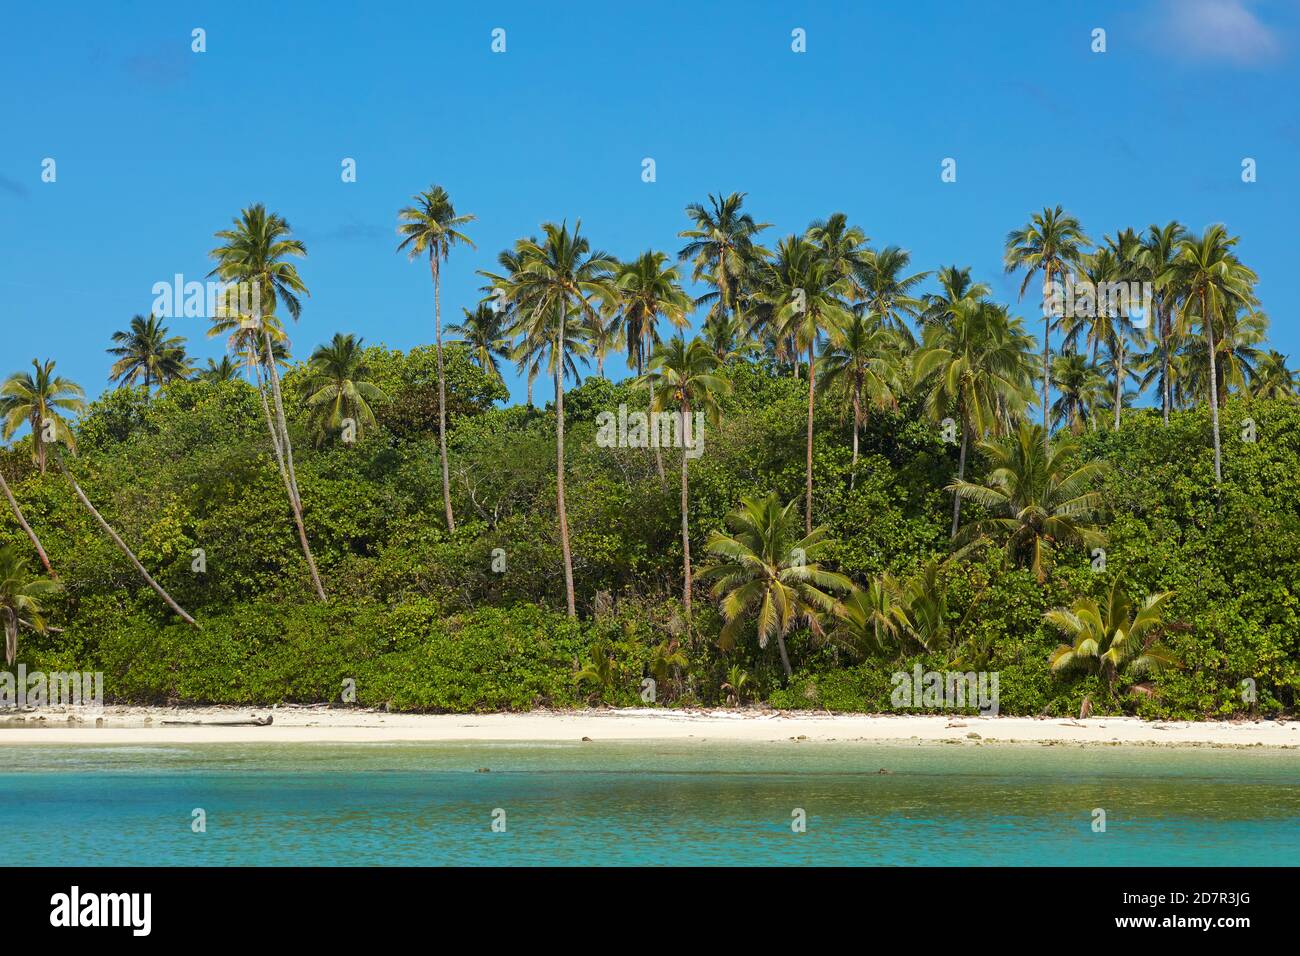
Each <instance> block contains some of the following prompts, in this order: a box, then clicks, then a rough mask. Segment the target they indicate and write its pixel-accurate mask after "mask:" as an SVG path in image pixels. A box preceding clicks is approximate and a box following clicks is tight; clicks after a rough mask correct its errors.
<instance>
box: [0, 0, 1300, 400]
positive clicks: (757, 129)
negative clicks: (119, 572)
mask: <svg viewBox="0 0 1300 956" xmlns="http://www.w3.org/2000/svg"><path fill="white" fill-rule="evenodd" d="M3 17H4V29H3V31H0V91H3V92H0V253H2V254H0V302H3V306H0V315H3V317H4V318H3V322H4V325H5V337H4V341H5V342H6V343H7V345H8V346H9V347H8V348H6V351H5V361H4V363H0V364H2V365H3V367H2V368H0V372H6V373H7V372H8V371H10V370H12V369H17V368H18V367H20V366H22V365H25V364H26V363H27V362H28V361H30V359H31V358H32V357H33V356H41V357H53V358H55V359H57V360H58V363H59V369H60V371H61V372H63V373H64V374H67V375H70V376H71V377H73V378H74V379H76V380H78V381H80V382H81V383H82V384H83V385H84V386H85V387H86V390H87V392H88V393H90V394H92V395H95V394H98V393H99V392H100V391H101V390H102V389H103V388H104V387H105V386H106V385H107V372H108V367H109V365H110V359H109V357H108V356H107V355H106V354H105V353H104V349H105V348H106V347H107V346H108V345H109V341H108V339H109V336H110V334H111V333H112V332H113V331H114V330H115V329H119V328H123V327H125V326H126V324H127V323H128V322H129V320H130V318H131V316H132V315H134V314H136V313H147V312H148V310H149V306H150V303H151V302H152V299H153V296H152V294H151V288H152V286H153V284H154V283H155V282H159V281H168V280H170V279H171V277H172V276H173V274H175V273H178V272H179V273H183V274H184V275H185V276H186V277H187V278H189V279H202V278H203V276H204V275H205V273H206V272H207V270H208V268H209V261H208V259H207V252H208V250H209V249H211V248H212V246H213V245H214V244H215V243H214V241H213V238H212V234H213V232H215V231H216V230H218V229H221V228H225V227H226V226H227V225H228V224H229V222H230V220H231V219H232V217H234V216H235V215H236V214H237V213H238V211H239V209H240V208H241V207H242V206H245V205H247V204H249V203H252V202H258V201H260V202H264V203H266V204H267V205H268V206H269V207H270V208H272V209H274V210H276V211H278V212H280V213H281V214H282V215H284V216H285V217H286V218H287V219H288V220H289V222H290V224H291V225H292V226H293V228H294V231H295V233H296V234H297V235H298V236H299V238H301V239H303V240H304V241H305V242H306V243H307V246H308V250H309V253H310V255H309V257H308V259H307V260H306V261H305V262H304V263H302V265H301V267H300V268H301V271H302V274H303V276H304V278H305V280H306V282H307V284H308V286H309V288H310V290H311V298H310V300H308V301H307V302H306V304H305V308H304V310H303V315H302V321H301V323H300V324H299V326H298V327H297V328H296V329H295V330H294V331H293V333H292V334H293V338H294V344H295V348H294V351H295V354H299V355H304V354H306V353H307V352H308V351H310V349H311V348H312V347H314V346H315V345H316V344H318V343H319V342H322V341H324V340H327V339H328V338H329V337H330V336H331V335H332V334H333V333H334V332H336V331H352V332H356V333H358V334H360V335H363V336H364V337H365V339H366V341H367V342H368V343H380V342H382V343H385V344H387V345H389V346H393V347H400V348H408V347H410V346H412V345H415V344H420V343H427V342H430V341H432V337H433V330H432V293H431V289H430V284H429V278H428V270H427V267H425V266H423V265H413V264H411V263H409V262H408V261H407V260H406V258H405V257H404V256H399V255H398V254H397V253H396V252H395V248H396V242H397V240H396V236H395V223H396V212H397V210H398V209H399V208H400V207H401V206H403V205H405V204H406V203H407V201H408V200H409V198H410V196H411V195H412V194H413V193H415V192H417V191H419V190H421V189H424V188H426V187H427V186H429V185H430V184H431V183H438V184H441V185H443V186H445V187H446V188H447V189H448V190H449V191H450V193H451V195H452V197H453V199H454V200H455V202H456V205H457V207H458V209H459V211H461V212H466V213H473V214H475V215H476V216H477V217H478V219H477V221H476V222H475V223H473V224H472V226H471V227H469V230H468V231H469V233H470V236H471V238H473V239H474V241H475V242H476V244H477V246H478V248H477V251H475V250H471V249H462V250H458V251H456V252H455V253H454V254H453V257H452V259H451V262H450V263H449V265H448V267H447V271H446V279H445V285H444V289H443V307H444V321H454V320H455V319H456V318H457V317H458V316H459V309H460V306H462V305H470V304H472V303H473V301H474V300H475V299H476V298H477V292H476V289H477V287H478V286H479V285H480V284H481V280H480V279H479V277H477V276H476V275H475V270H476V269H479V268H484V267H490V266H491V265H492V264H493V262H494V259H495V256H496V253H497V252H498V251H499V250H501V249H503V248H505V247H507V246H509V245H510V244H512V243H513V241H514V240H515V239H516V238H518V237H520V236H522V235H527V234H530V233H533V232H535V231H536V230H537V227H538V224H539V223H540V222H542V221H544V220H559V219H562V218H568V219H569V220H570V221H572V220H574V219H578V218H581V219H582V222H583V229H584V231H585V232H586V233H587V234H589V236H590V237H591V238H592V240H593V242H594V243H595V244H596V245H597V246H599V247H603V248H605V249H607V250H608V251H610V252H612V253H614V254H616V255H618V256H620V257H629V256H631V255H633V254H635V253H638V252H641V251H643V250H645V249H647V248H651V247H653V248H657V249H664V250H667V251H669V252H671V253H675V252H676V251H677V249H679V248H680V246H681V244H682V240H680V239H678V238H677V233H678V232H679V231H680V230H681V229H683V228H685V227H686V220H685V216H684V213H683V207H684V206H685V205H686V204H687V203H688V202H691V201H702V200H704V198H705V196H706V194H707V193H710V192H730V191H733V190H735V191H743V192H747V193H748V194H749V198H748V200H747V205H748V207H749V208H750V210H751V211H752V212H753V213H754V214H755V215H756V216H757V217H759V218H760V219H763V220H766V221H769V222H772V223H773V224H774V227H773V229H772V230H770V231H769V232H768V233H767V234H766V235H767V236H768V237H770V239H771V242H770V243H769V244H772V245H774V244H775V242H776V239H777V238H778V237H779V236H780V235H785V234H787V233H789V232H793V231H799V230H802V229H803V228H804V227H806V225H807V224H808V222H809V221H810V220H812V219H814V218H821V217H824V216H826V215H828V214H829V213H831V212H833V211H837V210H842V211H844V212H845V213H847V214H848V216H849V217H850V219H851V220H852V221H854V222H856V223H859V224H860V225H862V226H863V228H864V229H865V230H866V232H867V233H868V235H869V236H871V238H872V241H873V243H875V244H898V245H901V246H903V247H905V248H907V249H909V250H910V251H911V252H912V253H913V261H914V263H915V265H916V267H917V268H918V269H933V268H935V267H936V266H939V265H944V264H949V263H957V264H960V265H969V266H972V267H973V268H974V270H975V273H976V275H977V276H978V277H979V278H982V279H985V280H986V281H989V282H991V283H992V284H993V287H994V290H995V293H996V294H997V296H998V297H999V298H1001V299H1003V300H1007V301H1013V300H1014V298H1015V294H1016V291H1017V289H1018V282H1019V280H1018V278H1013V277H1007V276H1004V275H1003V271H1002V268H1001V253H1002V247H1003V240H1004V237H1005V235H1006V233H1007V231H1008V230H1010V229H1012V228H1015V227H1017V226H1019V225H1021V224H1023V223H1024V222H1025V221H1026V220H1027V218H1028V217H1029V215H1030V213H1032V212H1033V211H1035V210H1038V209H1040V208H1042V207H1043V206H1044V205H1047V204H1052V205H1055V204H1057V203H1060V204H1062V205H1064V206H1065V207H1066V208H1067V209H1069V210H1070V211H1071V212H1073V213H1074V214H1075V215H1077V216H1078V217H1079V218H1080V219H1081V220H1082V221H1083V224H1084V226H1085V228H1086V229H1087V230H1088V232H1089V234H1090V235H1091V236H1093V237H1099V236H1100V235H1101V234H1102V233H1111V232H1113V231H1114V230H1115V229H1117V228H1120V227H1124V226H1134V227H1136V228H1139V229H1141V228H1144V227H1145V226H1146V225H1147V224H1148V223H1151V222H1161V223H1163V222H1165V221H1166V220H1168V219H1171V218H1177V219H1179V220H1181V221H1182V222H1184V223H1186V224H1188V225H1189V226H1191V227H1192V228H1194V229H1197V230H1199V229H1201V228H1203V227H1204V226H1205V225H1206V224H1208V223H1211V222H1216V221H1222V222H1226V223H1227V224H1228V226H1229V228H1230V229H1231V231H1232V232H1233V233H1234V234H1238V235H1240V236H1241V237H1242V240H1241V244H1240V247H1239V249H1240V253H1241V255H1242V257H1243V258H1244V259H1245V260H1246V261H1247V263H1248V264H1250V265H1252V266H1253V267H1254V268H1255V269H1256V270H1257V271H1258V272H1259V274H1260V277H1261V279H1260V284H1259V291H1260V293H1261V296H1262V299H1263V304H1264V308H1265V311H1267V312H1268V313H1269V316H1270V318H1271V319H1272V322H1273V333H1272V337H1273V343H1274V345H1276V347H1278V348H1280V349H1281V350H1282V351H1283V352H1286V353H1289V354H1291V355H1292V356H1297V357H1300V331H1297V328H1296V323H1295V321H1294V318H1293V315H1294V306H1293V304H1292V302H1291V301H1288V300H1287V299H1284V298H1283V295H1284V289H1285V285H1284V283H1285V281H1286V280H1287V276H1288V275H1289V274H1291V273H1293V271H1294V269H1295V266H1294V264H1293V260H1294V257H1295V250H1294V247H1293V246H1292V241H1293V237H1294V229H1293V223H1294V217H1295V214H1296V211H1297V210H1300V186H1298V185H1297V158H1298V157H1300V115H1298V114H1297V111H1296V109H1295V102H1296V94H1297V91H1300V67H1298V65H1297V55H1296V48H1297V43H1298V42H1300V2H1298V0H1168V2H1166V0H1136V2H1125V3H1118V2H1116V3H1111V2H1093V3H1061V4H1056V3H1052V4H1045V3H1043V2H1042V0H1023V2H1022V0H1012V2H999V3H996V4H989V3H965V2H958V0H951V2H938V0H909V2H906V3H903V2H888V3H885V2H854V3H849V2H845V3H827V2H819V3H808V4H802V3H792V2H784V3H769V2H756V0H743V2H731V0H727V2H712V3H710V2H704V3H700V2H695V3H680V2H671V0H663V2H658V3H654V4H600V5H589V4H568V3H553V4H542V3H536V2H532V3H508V4H487V3H474V4H470V3H464V4H442V3H438V4H391V5H390V4H375V3H367V4H361V3H357V4H351V3H348V4H344V3H338V2H319V3H311V4H307V3H301V4H299V3H258V4H252V3H236V2H223V3H220V4H215V3H212V4H208V3H187V4H175V3H144V2H141V3H131V4H103V3H100V2H79V3H58V2H52V3H42V4H24V5H21V6H18V5H11V6H10V8H9V10H8V11H7V12H6V13H5V14H4V15H3ZM195 27H201V28H203V29H204V30H206V34H207V52H205V53H202V54H197V53H193V52H191V49H190V47H191V30H192V29H194V28H195ZM1098 27H1100V28H1103V29H1105V30H1106V47H1107V49H1106V52H1105V53H1100V54H1099V53H1093V52H1092V50H1091V45H1092V31H1093V29H1094V28H1098ZM494 28H502V29H504V30H505V31H506V52H505V53H504V54H494V53H493V52H492V51H491V49H490V44H491V32H492V30H493V29H494ZM795 28H801V29H803V30H805V31H806V37H807V52H805V53H802V54H800V53H795V52H793V51H792V50H791V42H792V41H791V31H792V30H794V29H795ZM46 157H52V158H54V159H55V161H56V163H57V181H56V182H54V183H44V182H42V181H41V164H42V160H43V159H45V158H46ZM345 157H351V158H354V159H355V160H356V163H357V182H355V183H344V182H342V181H341V177H340V171H341V167H340V163H341V161H342V160H343V158H345ZM646 157H651V158H653V159H654V160H655V163H656V172H657V181H656V182H654V183H645V182H643V181H642V178H641V169H642V166H641V164H642V160H643V159H644V158H646ZM946 157H952V158H954V159H956V160H957V182H955V183H944V182H941V180H940V175H939V174H940V163H941V161H942V160H943V159H944V158H946ZM1245 157H1251V158H1253V159H1255V160H1256V163H1257V169H1258V181H1257V182H1254V183H1251V184H1246V183H1243V182H1242V181H1241V162H1242V159H1243V158H1245ZM1021 314H1023V315H1026V316H1027V317H1028V316H1032V315H1034V314H1035V313H1034V307H1033V305H1032V304H1031V303H1028V302H1026V303H1025V304H1024V305H1023V306H1022V309H1021ZM171 325H172V330H173V332H175V333H179V334H182V335H185V336H186V337H187V338H188V339H189V340H190V346H191V350H192V351H193V352H195V353H196V354H198V355H200V356H203V357H208V356H216V355H219V354H220V351H221V345H220V343H219V342H217V341H214V340H208V339H206V338H205V336H204V331H205V329H204V326H205V323H204V322H202V321H201V320H196V319H189V320H186V319H183V318H182V319H175V320H173V321H172V322H171ZM622 364H623V363H622V362H621V361H619V360H614V361H613V362H612V363H611V370H612V371H615V372H618V373H620V374H621V372H622ZM511 386H512V391H513V394H514V397H515V398H516V400H521V399H522V396H523V386H522V383H520V382H519V381H518V380H517V379H514V378H513V377H511ZM547 394H549V388H548V387H547V386H546V385H545V383H540V382H539V389H538V395H539V396H545V395H547Z"/></svg>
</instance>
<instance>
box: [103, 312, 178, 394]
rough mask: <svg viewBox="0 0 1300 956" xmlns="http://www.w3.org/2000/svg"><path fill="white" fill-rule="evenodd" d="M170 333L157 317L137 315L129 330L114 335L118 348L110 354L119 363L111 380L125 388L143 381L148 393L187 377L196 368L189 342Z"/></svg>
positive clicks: (112, 371)
mask: <svg viewBox="0 0 1300 956" xmlns="http://www.w3.org/2000/svg"><path fill="white" fill-rule="evenodd" d="M167 332H168V329H167V326H165V325H163V324H162V320H161V319H159V318H158V317H157V316H156V315H150V316H149V318H147V319H146V318H145V317H144V316H142V315H137V316H135V317H134V318H132V319H131V326H130V328H129V329H128V330H127V331H124V332H114V333H113V341H114V342H115V343H117V345H116V348H111V349H107V352H108V354H109V355H115V356H117V361H116V362H114V363H113V367H112V368H111V369H110V370H109V373H108V377H109V380H110V381H115V382H118V383H119V384H123V385H135V384H136V383H137V382H142V383H143V384H144V389H145V392H146V393H147V392H148V391H149V387H150V386H151V385H153V384H155V383H157V384H159V385H165V384H166V383H168V382H174V381H176V380H177V379H182V378H185V377H187V376H188V375H189V374H190V373H191V372H192V371H193V369H192V368H191V367H190V359H189V357H188V356H187V355H186V354H185V339H184V338H182V337H181V336H179V335H168V334H167Z"/></svg>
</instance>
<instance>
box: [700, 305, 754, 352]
mask: <svg viewBox="0 0 1300 956" xmlns="http://www.w3.org/2000/svg"><path fill="white" fill-rule="evenodd" d="M700 337H701V338H702V339H704V341H705V342H706V343H707V344H708V346H709V348H710V349H712V350H713V354H714V355H716V356H717V357H718V361H719V362H722V363H723V364H725V363H727V362H729V361H731V360H732V359H733V358H735V357H736V356H738V355H740V354H742V352H744V351H745V349H746V348H747V344H746V341H745V340H746V336H745V330H744V328H743V327H742V326H741V324H740V323H739V322H737V321H736V320H735V318H734V317H732V316H730V315H718V314H714V315H710V316H709V317H708V318H707V319H705V321H704V328H703V330H702V331H701V332H700Z"/></svg>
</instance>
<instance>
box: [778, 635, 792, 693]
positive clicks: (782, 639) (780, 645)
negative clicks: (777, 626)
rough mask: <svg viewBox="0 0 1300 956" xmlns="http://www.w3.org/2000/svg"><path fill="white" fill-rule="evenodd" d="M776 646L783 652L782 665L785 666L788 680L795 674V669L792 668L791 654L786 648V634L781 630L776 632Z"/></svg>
mask: <svg viewBox="0 0 1300 956" xmlns="http://www.w3.org/2000/svg"><path fill="white" fill-rule="evenodd" d="M776 646H777V649H778V650H780V652H781V666H782V667H784V668H785V679H786V680H787V681H788V680H789V679H790V678H791V677H793V676H794V671H792V670H791V669H790V655H789V654H787V653H786V650H785V635H783V634H782V633H781V632H780V631H777V632H776Z"/></svg>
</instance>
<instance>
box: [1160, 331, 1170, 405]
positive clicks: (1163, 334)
mask: <svg viewBox="0 0 1300 956" xmlns="http://www.w3.org/2000/svg"><path fill="white" fill-rule="evenodd" d="M1165 313H1166V310H1165V309H1164V308H1161V310H1160V372H1161V374H1160V406H1161V410H1162V412H1163V413H1164V418H1165V424H1166V425H1168V424H1169V405H1170V396H1169V319H1170V317H1169V316H1168V315H1167V314H1165Z"/></svg>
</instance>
